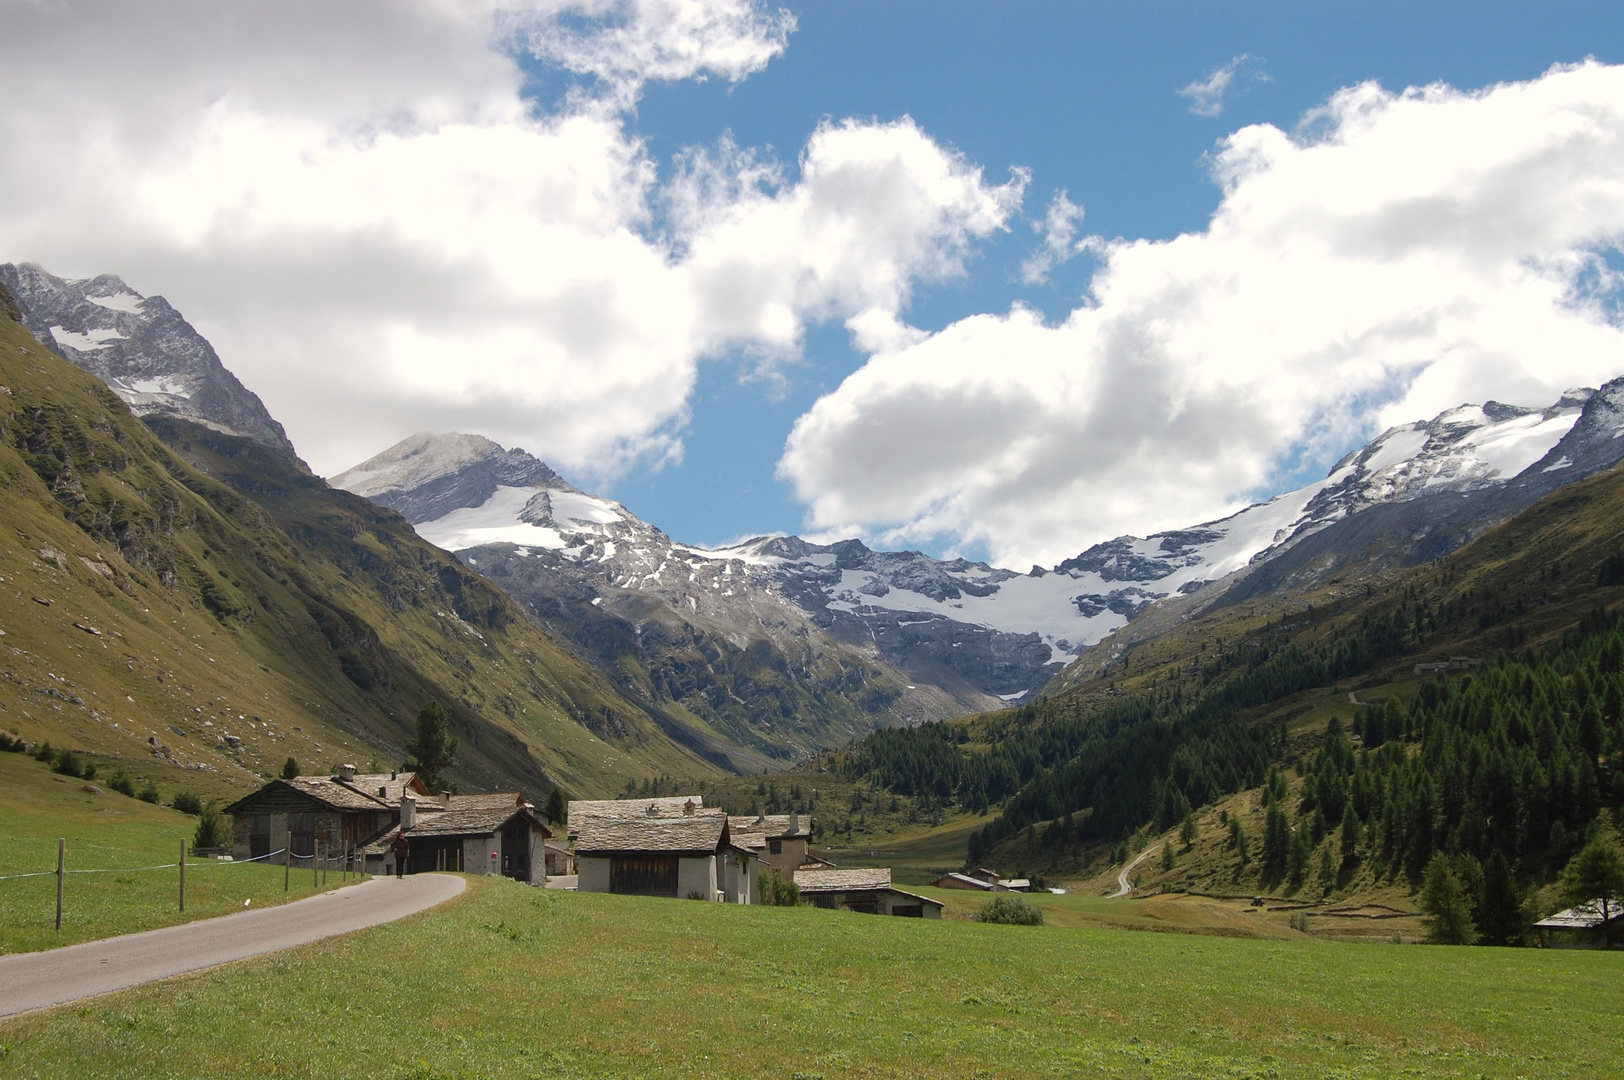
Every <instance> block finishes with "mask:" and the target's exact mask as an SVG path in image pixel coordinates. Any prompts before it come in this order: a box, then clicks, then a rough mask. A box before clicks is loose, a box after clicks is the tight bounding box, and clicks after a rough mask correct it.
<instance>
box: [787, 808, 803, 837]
mask: <svg viewBox="0 0 1624 1080" xmlns="http://www.w3.org/2000/svg"><path fill="white" fill-rule="evenodd" d="M800 831H801V815H800V814H797V813H795V812H794V811H791V812H790V815H789V835H791V836H794V835H795V834H796V833H798V832H800Z"/></svg>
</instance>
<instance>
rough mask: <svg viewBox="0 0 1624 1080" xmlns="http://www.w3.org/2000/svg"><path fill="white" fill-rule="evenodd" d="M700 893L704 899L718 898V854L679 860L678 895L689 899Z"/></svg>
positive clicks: (680, 897)
mask: <svg viewBox="0 0 1624 1080" xmlns="http://www.w3.org/2000/svg"><path fill="white" fill-rule="evenodd" d="M695 893H698V894H699V896H700V897H701V898H702V899H705V900H714V899H716V856H715V855H705V856H701V857H699V858H681V859H678V860H677V897H678V899H687V898H688V897H691V896H693V895H694V894H695Z"/></svg>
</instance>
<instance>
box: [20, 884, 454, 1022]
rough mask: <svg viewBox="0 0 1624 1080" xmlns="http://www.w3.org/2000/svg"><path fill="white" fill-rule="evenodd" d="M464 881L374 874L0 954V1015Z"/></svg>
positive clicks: (226, 958) (331, 927) (221, 956)
mask: <svg viewBox="0 0 1624 1080" xmlns="http://www.w3.org/2000/svg"><path fill="white" fill-rule="evenodd" d="M465 887H466V882H464V881H463V879H462V878H460V877H454V876H451V875H449V874H418V875H413V876H411V877H406V878H402V879H399V880H396V879H395V878H374V879H372V880H370V881H365V882H362V883H361V884H359V885H351V886H349V887H347V888H342V889H334V890H333V891H331V892H325V893H322V894H321V895H320V896H312V897H309V898H307V899H304V900H296V901H294V902H293V903H291V904H283V905H281V906H280V907H269V908H260V909H259V910H257V911H241V912H238V913H236V914H234V915H224V916H221V917H220V918H217V919H200V920H199V921H197V922H192V923H185V924H183V925H181V926H168V927H165V928H164V929H162V930H149V931H147V932H146V933H144V934H128V935H126V936H124V937H116V938H104V939H103V940H101V941H87V942H85V943H84V944H82V945H69V946H67V947H65V948H61V949H47V950H45V951H44V952H35V953H22V954H20V955H17V956H0V1016H11V1015H14V1014H16V1013H23V1012H31V1011H32V1010H34V1009H45V1008H49V1007H50V1006H52V1005H61V1004H63V1003H64V1002H69V1001H77V1000H79V999H80V998H87V997H94V996H95V995H97V994H106V993H109V992H110V991H113V990H122V989H124V988H125V987H127V986H135V985H138V984H140V983H144V982H152V981H153V980H155V979H167V978H169V977H170V976H171V975H179V974H181V973H182V972H185V971H196V970H198V969H199V968H207V967H215V966H216V965H219V964H229V963H231V962H232V961H233V960H243V959H246V958H247V957H250V956H260V955H262V954H264V953H269V952H276V951H278V950H280V949H290V948H292V947H293V946H295V945H305V944H308V943H310V942H312V941H319V940H321V939H322V938H325V937H332V936H333V935H335V934H347V933H349V932H350V931H352V930H361V929H364V928H366V927H368V926H377V925H378V924H379V923H386V922H393V921H394V920H396V919H400V918H404V917H405V916H407V915H411V914H414V913H416V912H419V911H423V910H424V909H426V908H431V907H433V906H435V905H436V904H442V903H444V902H445V901H447V900H449V899H451V898H452V897H453V896H456V895H457V894H458V893H460V892H462V890H463V889H464V888H465Z"/></svg>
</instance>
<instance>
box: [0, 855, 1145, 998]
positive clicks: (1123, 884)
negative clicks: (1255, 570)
mask: <svg viewBox="0 0 1624 1080" xmlns="http://www.w3.org/2000/svg"><path fill="white" fill-rule="evenodd" d="M1160 850H1162V848H1161V845H1160V844H1158V845H1156V846H1155V847H1152V848H1146V849H1145V850H1143V851H1141V852H1140V853H1139V857H1138V858H1137V859H1135V860H1134V861H1133V862H1131V863H1129V864H1128V865H1127V866H1124V867H1123V868H1122V873H1120V874H1118V875H1117V891H1116V892H1114V893H1112V894H1111V899H1112V900H1115V899H1117V898H1118V897H1122V896H1127V895H1128V894H1129V893H1131V892H1133V882H1131V881H1129V880H1128V875H1129V874H1131V873H1133V871H1134V868H1135V867H1136V866H1138V865H1139V864H1140V863H1142V862H1144V861H1145V860H1146V859H1148V858H1150V857H1151V856H1152V855H1154V854H1156V853H1157V852H1158V851H1160ZM3 1015H5V1014H4V1013H0V1016H3Z"/></svg>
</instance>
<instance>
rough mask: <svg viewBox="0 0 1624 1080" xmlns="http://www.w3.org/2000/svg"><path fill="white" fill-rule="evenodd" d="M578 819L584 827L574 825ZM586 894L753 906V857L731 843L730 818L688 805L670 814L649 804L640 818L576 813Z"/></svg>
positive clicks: (579, 883)
mask: <svg viewBox="0 0 1624 1080" xmlns="http://www.w3.org/2000/svg"><path fill="white" fill-rule="evenodd" d="M577 820H579V822H580V823H579V824H575V822H576V821H577ZM571 827H572V832H573V835H574V837H575V857H576V861H577V863H578V864H579V866H580V876H579V877H578V879H577V885H576V888H577V889H578V890H579V891H581V892H608V893H622V894H628V895H633V896H678V897H685V898H687V899H691V900H719V901H724V902H727V903H750V902H751V901H752V899H753V895H752V893H751V892H750V891H749V890H750V883H751V879H752V878H753V876H754V875H753V873H752V871H753V863H754V860H753V857H752V856H751V854H750V852H749V851H748V850H746V849H743V848H740V847H738V846H737V845H735V844H733V843H732V840H731V837H730V836H729V835H728V824H727V815H726V814H722V813H719V812H714V811H713V812H709V813H706V812H703V811H702V810H701V808H699V807H696V806H694V805H693V804H692V803H691V802H689V803H686V804H685V807H684V811H683V812H682V813H681V814H678V815H673V816H665V815H663V814H661V812H660V809H659V808H658V807H655V806H648V807H646V808H645V809H644V811H643V813H642V815H641V816H633V815H630V814H624V815H623V814H608V813H600V814H592V815H589V816H587V817H585V818H582V819H577V818H576V817H574V816H573V815H572V822H571Z"/></svg>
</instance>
